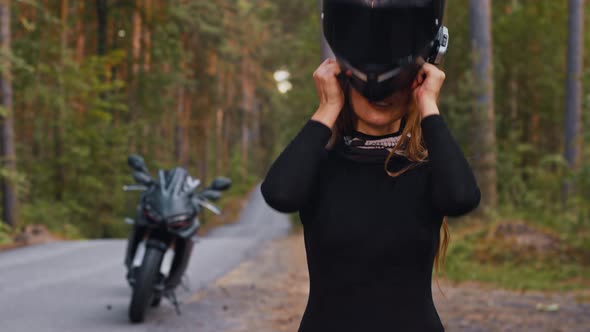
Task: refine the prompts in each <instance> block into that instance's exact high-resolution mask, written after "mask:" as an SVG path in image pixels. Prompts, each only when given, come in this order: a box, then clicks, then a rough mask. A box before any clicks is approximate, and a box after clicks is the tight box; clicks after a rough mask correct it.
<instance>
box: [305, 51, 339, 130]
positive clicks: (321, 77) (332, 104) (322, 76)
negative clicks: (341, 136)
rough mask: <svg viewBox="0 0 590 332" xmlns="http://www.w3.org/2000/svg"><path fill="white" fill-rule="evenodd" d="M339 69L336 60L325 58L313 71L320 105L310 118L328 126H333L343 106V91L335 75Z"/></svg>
mask: <svg viewBox="0 0 590 332" xmlns="http://www.w3.org/2000/svg"><path fill="white" fill-rule="evenodd" d="M340 71H341V69H340V65H338V62H336V60H334V59H326V60H325V61H324V62H323V63H322V64H321V65H320V66H319V67H318V69H316V71H315V72H314V73H313V79H314V81H315V86H316V89H317V92H318V97H319V99H320V106H319V107H318V110H317V111H316V112H315V114H314V115H313V116H312V117H311V118H312V120H316V121H319V122H321V123H323V124H325V125H326V126H328V127H330V128H334V124H335V123H336V119H338V115H339V114H340V111H342V107H343V106H344V92H343V91H342V88H341V87H340V82H338V78H337V77H336V76H337V75H338V74H340Z"/></svg>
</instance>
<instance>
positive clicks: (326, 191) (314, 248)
mask: <svg viewBox="0 0 590 332" xmlns="http://www.w3.org/2000/svg"><path fill="white" fill-rule="evenodd" d="M370 10H374V7H371V8H370ZM352 12H354V13H355V14H354V15H357V14H356V13H357V12H358V8H357V9H355V10H354V11H352ZM371 17H372V19H373V22H375V21H374V18H375V15H374V13H373V14H371ZM373 26H374V24H373ZM357 28H358V25H357ZM328 40H329V41H330V39H328ZM378 42H379V41H376V43H378ZM331 46H333V44H332V45H331ZM332 48H333V49H334V47H332ZM335 52H336V54H337V56H338V54H340V55H341V54H342V52H339V51H338V48H336V49H335ZM345 60H346V59H345ZM345 63H346V64H350V63H351V62H350V61H335V60H333V59H329V60H326V61H325V62H324V63H322V64H321V65H320V66H319V68H318V69H317V70H316V71H315V73H314V80H315V85H316V88H317V92H318V96H319V107H318V109H317V111H316V112H315V114H314V115H313V116H312V118H311V119H310V120H309V121H308V122H307V123H306V125H305V126H304V127H303V128H302V129H301V131H300V132H299V134H298V135H297V136H296V137H295V138H294V139H293V141H292V142H291V143H290V144H289V145H288V146H287V147H286V148H285V150H284V151H283V152H282V154H281V155H280V156H279V157H278V158H277V160H276V161H275V162H274V163H273V165H272V166H271V168H270V170H269V172H268V174H267V176H266V179H265V180H264V182H263V184H262V188H261V189H262V194H263V196H264V198H265V200H266V202H267V203H268V204H269V205H270V206H271V207H273V208H275V209H277V210H279V211H282V212H295V211H299V213H300V216H301V221H302V223H303V227H304V238H305V248H306V252H307V260H308V268H309V276H310V294H309V300H308V304H307V308H306V310H305V313H304V315H303V319H302V321H301V325H300V329H299V331H301V332H315V331H337V332H347V331H351V332H352V331H355V332H356V331H367V332H379V331H404V332H405V331H412V332H418V331H428V332H433V331H444V328H443V325H442V323H441V321H440V318H439V316H438V314H437V312H436V308H435V307H434V304H433V300H432V292H431V276H432V268H433V264H434V260H435V256H436V258H438V251H439V244H440V240H439V234H440V229H441V226H443V219H444V216H459V215H463V214H465V213H468V212H470V211H472V210H473V209H475V208H476V207H477V206H478V204H479V201H480V191H479V188H478V185H477V183H476V180H475V177H474V176H473V172H472V170H471V168H470V166H469V164H468V162H467V161H466V159H465V157H464V155H463V153H462V151H461V149H460V147H459V146H458V145H457V143H456V142H455V140H454V138H453V137H452V135H451V133H450V131H449V129H448V127H447V125H446V124H445V122H444V120H443V118H442V116H441V115H440V113H439V109H438V106H437V99H438V96H439V93H440V89H441V87H442V85H443V82H444V79H445V74H444V73H443V72H442V71H441V70H439V69H438V68H437V67H435V66H434V65H432V64H429V63H421V64H420V69H419V71H418V72H417V73H416V72H415V71H414V73H415V75H413V76H412V78H413V81H411V83H410V84H407V85H406V86H402V85H399V84H398V85H397V88H395V89H393V90H392V89H390V90H392V91H391V93H390V94H389V96H388V97H386V98H385V99H380V98H374V97H375V94H374V91H376V90H375V89H372V91H373V92H370V91H369V90H371V89H363V88H362V87H357V86H355V84H348V83H346V82H349V83H353V78H352V76H353V73H352V70H350V69H345V70H344V72H345V77H346V79H344V80H339V79H338V78H339V77H342V74H341V72H342V71H343V69H342V64H345ZM352 66H353V65H351V67H352ZM355 66H356V67H357V68H363V66H362V65H360V64H358V65H355ZM366 68H372V67H370V66H367V67H366ZM407 68H410V69H408V70H412V68H411V66H410V67H407ZM402 71H403V70H402ZM340 81H343V82H344V84H341V83H340ZM390 86H393V85H390ZM377 90H378V89H377ZM374 99H380V100H378V101H377V100H374ZM384 168H385V169H384ZM444 226H445V227H444V230H445V231H446V230H447V229H446V224H445V225H444ZM445 235H447V234H446V232H445ZM444 242H446V241H445V240H443V243H444ZM445 249H446V248H445Z"/></svg>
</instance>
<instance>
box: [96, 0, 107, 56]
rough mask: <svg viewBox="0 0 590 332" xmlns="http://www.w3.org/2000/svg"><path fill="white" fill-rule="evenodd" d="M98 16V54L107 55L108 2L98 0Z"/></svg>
mask: <svg viewBox="0 0 590 332" xmlns="http://www.w3.org/2000/svg"><path fill="white" fill-rule="evenodd" d="M96 15H97V18H98V28H97V33H98V36H97V38H98V39H97V42H96V53H97V54H98V55H105V54H106V53H107V17H108V4H107V0H96Z"/></svg>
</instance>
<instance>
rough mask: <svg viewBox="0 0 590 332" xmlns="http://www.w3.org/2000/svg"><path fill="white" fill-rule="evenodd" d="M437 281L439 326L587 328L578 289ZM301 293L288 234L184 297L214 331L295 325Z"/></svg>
mask: <svg viewBox="0 0 590 332" xmlns="http://www.w3.org/2000/svg"><path fill="white" fill-rule="evenodd" d="M440 285H441V288H442V290H443V292H444V293H445V295H446V298H445V297H443V296H442V295H441V293H440V292H439V290H438V288H437V287H436V284H435V283H433V287H432V291H433V296H434V302H435V305H436V307H437V310H438V312H439V315H440V317H441V320H442V321H443V325H444V326H445V330H446V331H447V332H455V331H461V332H462V331H469V332H495V331H502V332H504V331H515V332H516V331H518V332H521V331H538V332H542V331H547V332H549V331H550V332H566V331H567V332H583V331H585V332H588V331H590V303H588V301H587V300H586V301H585V302H580V303H579V302H578V301H579V300H577V297H576V295H579V292H578V293H574V292H571V293H553V294H551V293H541V292H526V293H519V292H513V291H507V290H499V289H494V288H491V287H490V286H487V285H482V284H478V283H474V282H473V283H472V282H469V283H461V284H454V283H452V282H449V281H445V280H442V279H441V281H440ZM307 294H308V276H307V267H306V261H305V251H304V247H303V239H302V235H301V234H295V235H292V236H290V237H287V238H284V239H280V240H276V241H273V242H270V243H268V244H267V245H265V246H264V247H263V248H262V249H261V250H260V251H259V252H258V253H257V254H256V255H255V256H253V257H252V258H251V259H250V260H247V261H245V262H244V263H242V264H241V265H240V266H238V267H237V268H236V269H234V270H233V271H232V272H230V273H229V274H227V275H226V276H224V277H223V278H221V279H219V280H218V281H217V282H216V283H215V284H214V285H212V286H210V287H208V288H207V289H206V290H204V291H202V292H201V293H199V294H198V295H196V296H195V297H194V298H193V299H191V301H190V302H192V303H193V304H196V303H200V305H202V308H205V307H207V308H208V309H209V310H212V311H214V312H211V313H210V314H208V315H207V317H208V320H219V319H222V320H223V322H219V323H218V324H215V325H216V330H217V331H222V332H251V331H259V332H282V331H290V332H295V331H297V328H298V326H299V321H300V319H301V315H302V313H303V310H304V308H305V304H306V301H307ZM588 294H589V292H586V293H585V296H586V297H585V298H586V299H587V298H588V297H587V296H588ZM578 299H579V298H578ZM189 305H190V304H189ZM209 310H207V311H209ZM367 332H369V331H367Z"/></svg>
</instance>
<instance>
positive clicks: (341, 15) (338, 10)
mask: <svg viewBox="0 0 590 332" xmlns="http://www.w3.org/2000/svg"><path fill="white" fill-rule="evenodd" d="M406 2H407V3H412V2H411V1H406ZM423 2H424V1H423ZM402 3H403V2H402ZM419 3H420V2H417V3H414V5H411V4H407V5H399V4H398V5H396V6H393V5H390V6H386V7H379V8H370V7H366V5H359V4H354V3H349V2H347V1H341V2H337V1H331V2H326V4H325V5H324V22H323V25H324V34H325V35H326V39H327V40H328V41H329V43H330V46H331V47H332V50H333V51H334V53H335V54H336V55H337V56H340V57H343V58H344V59H346V60H347V61H348V62H350V63H351V64H352V65H353V66H354V65H363V64H382V65H397V64H398V63H399V61H400V59H402V58H404V59H407V58H408V56H419V55H422V56H423V55H424V53H425V52H426V51H427V48H428V46H429V44H430V42H431V41H432V40H433V39H434V37H435V36H436V32H437V30H438V27H439V25H440V22H437V20H436V16H435V10H434V9H433V8H432V7H431V6H426V7H421V6H418V5H417V4H419ZM437 23H438V24H437Z"/></svg>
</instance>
